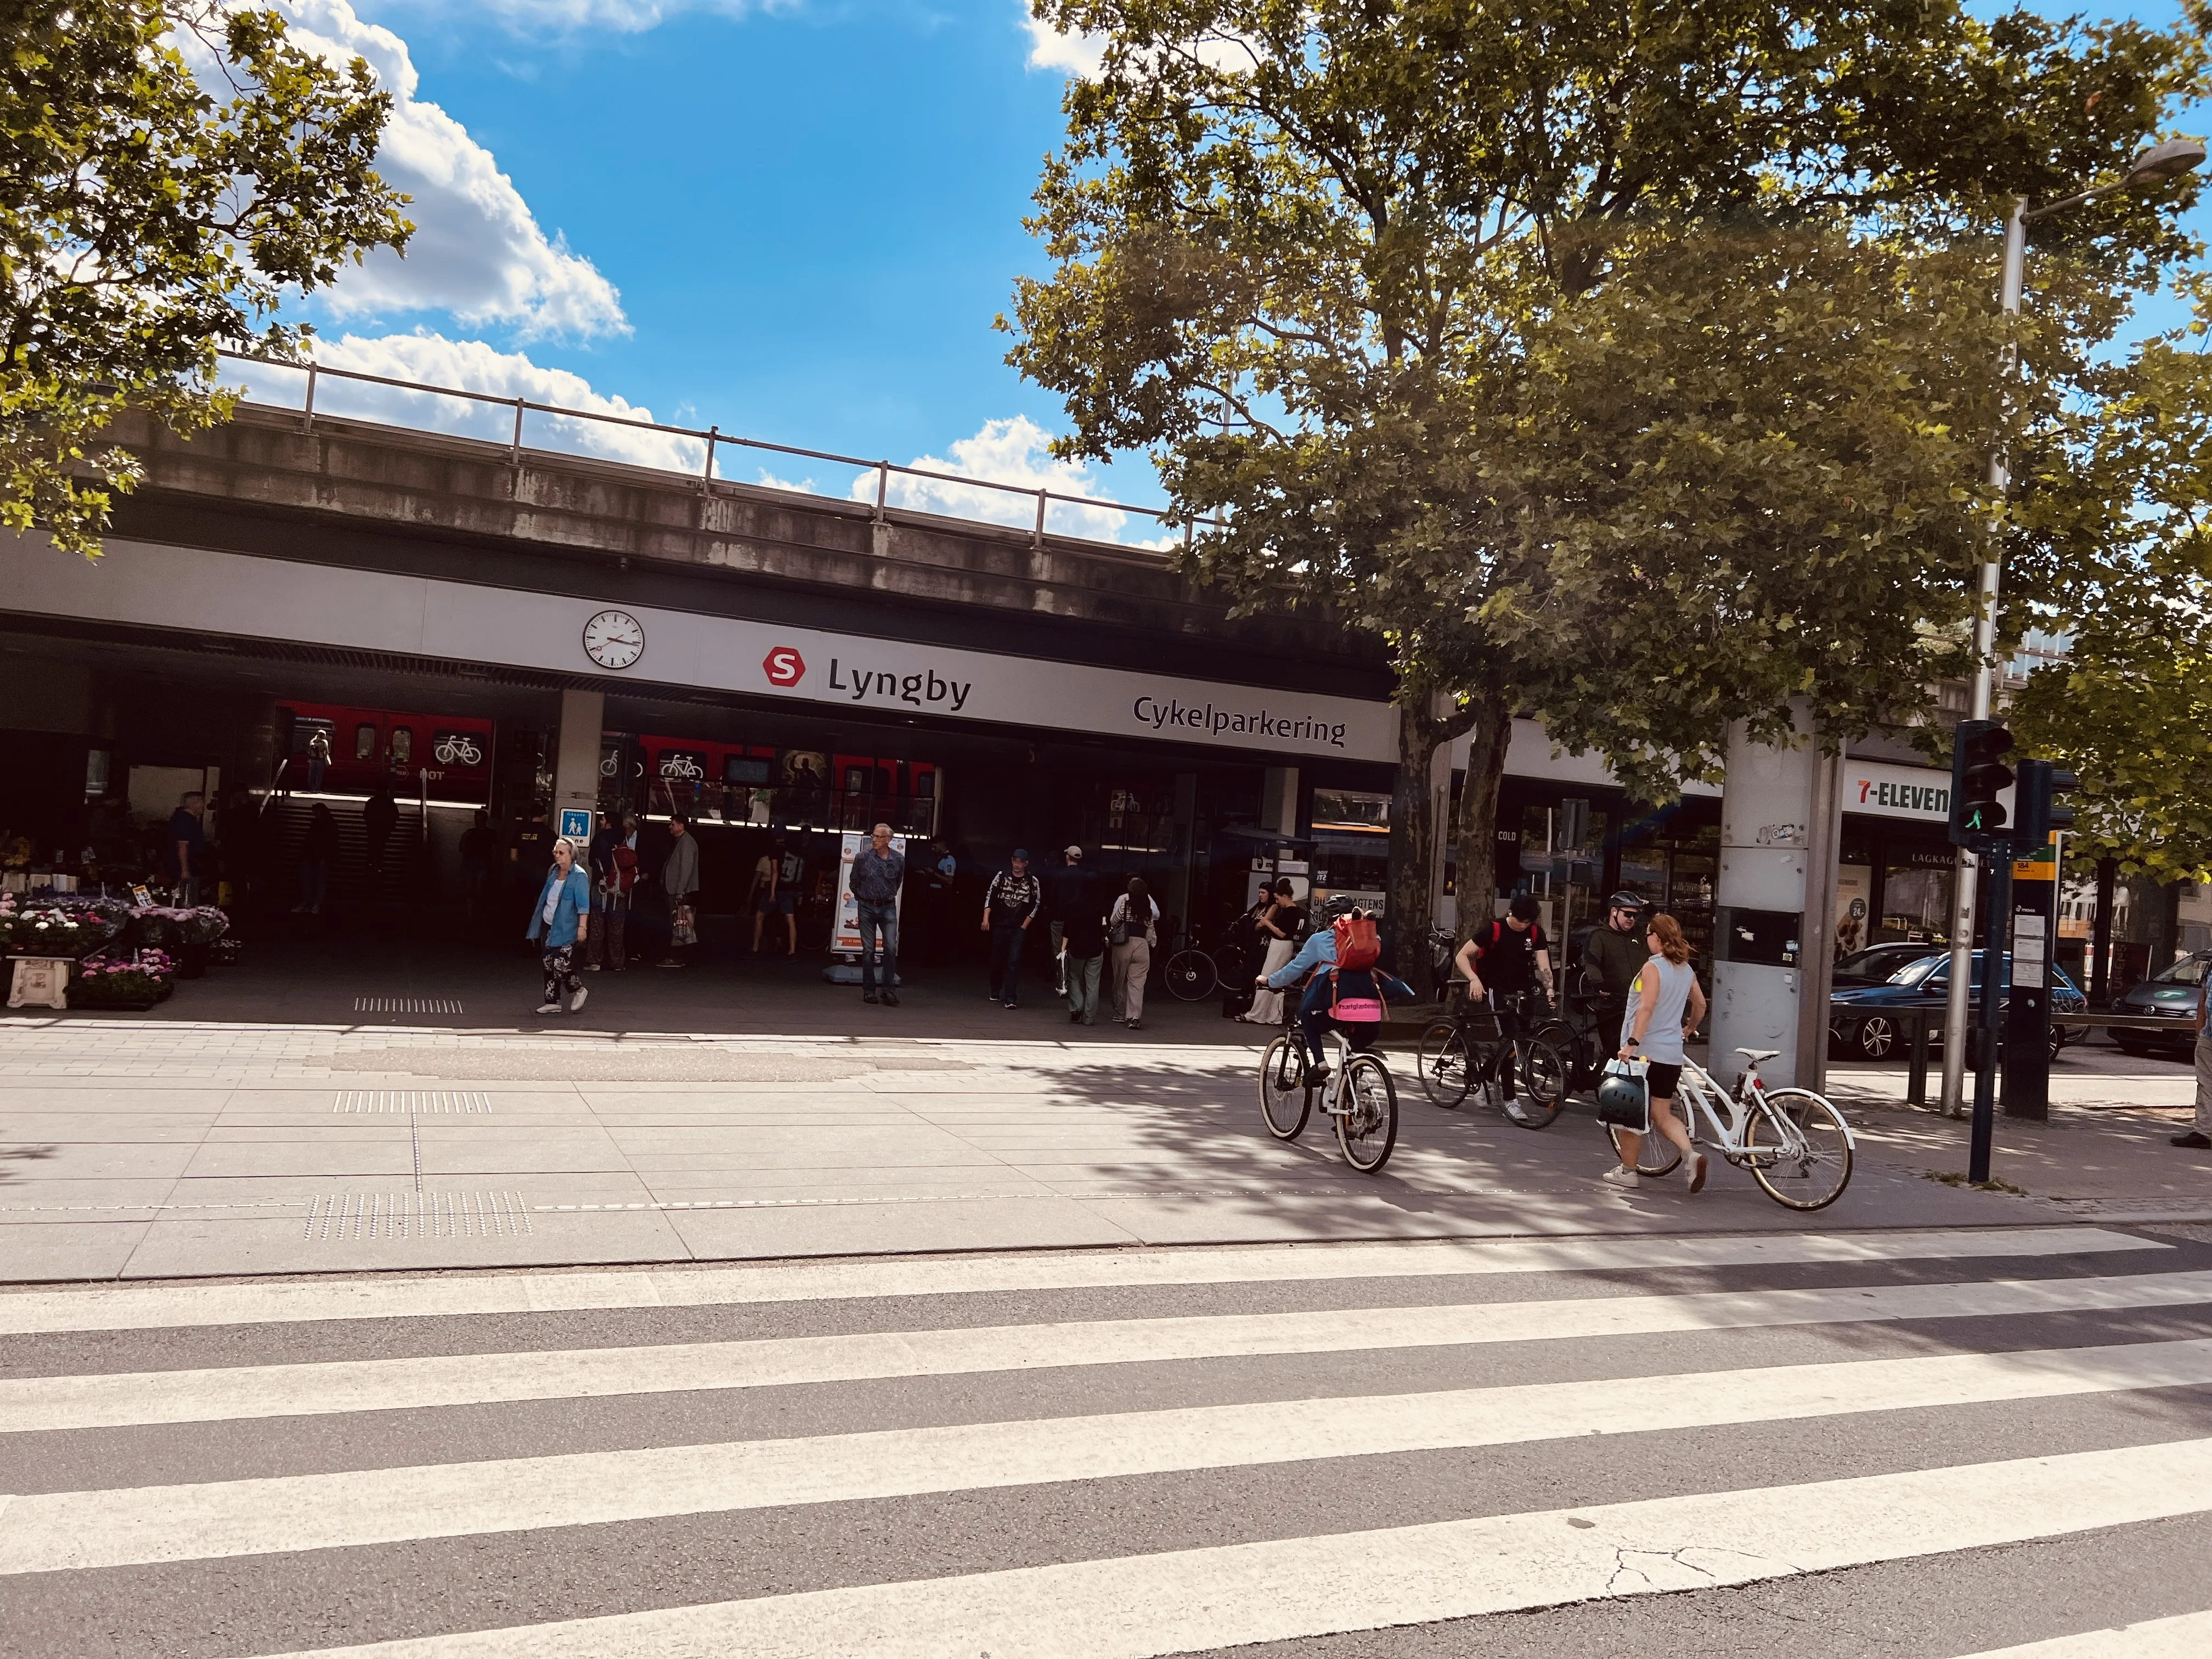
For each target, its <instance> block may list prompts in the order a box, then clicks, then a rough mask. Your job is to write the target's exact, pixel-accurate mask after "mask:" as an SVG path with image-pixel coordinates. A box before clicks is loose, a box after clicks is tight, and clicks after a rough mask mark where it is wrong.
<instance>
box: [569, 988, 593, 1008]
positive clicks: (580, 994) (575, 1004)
mask: <svg viewBox="0 0 2212 1659" xmlns="http://www.w3.org/2000/svg"><path fill="white" fill-rule="evenodd" d="M591 994H592V992H591V987H589V986H586V985H579V986H578V987H576V994H575V995H574V996H572V997H570V998H569V999H568V1012H570V1013H572V1014H573V1013H574V1012H576V1010H577V1009H579V1008H580V1007H582V1006H584V999H585V998H586V997H587V996H589V995H591Z"/></svg>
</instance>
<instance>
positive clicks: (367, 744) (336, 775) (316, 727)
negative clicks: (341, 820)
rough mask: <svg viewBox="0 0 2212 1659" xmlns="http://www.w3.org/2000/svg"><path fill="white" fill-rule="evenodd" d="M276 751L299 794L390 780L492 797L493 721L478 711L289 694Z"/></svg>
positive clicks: (446, 796) (358, 788)
mask: <svg viewBox="0 0 2212 1659" xmlns="http://www.w3.org/2000/svg"><path fill="white" fill-rule="evenodd" d="M318 735H319V736H320V737H321V738H323V739H324V744H325V745H327V750H326V752H325V749H323V748H320V747H319V746H318V745H317V744H316V742H315V738H317V736H318ZM276 752H277V756H278V758H279V759H280V760H282V761H283V763H284V773H283V781H282V783H281V785H280V787H282V788H283V789H285V790H286V791H288V792H289V793H294V794H318V793H327V794H334V795H368V794H372V793H374V792H375V790H376V787H377V786H378V785H379V784H381V783H388V784H389V785H391V787H392V793H394V794H397V795H416V794H421V795H427V796H428V798H429V799H432V800H444V801H453V802H456V803H460V802H469V803H472V804H474V805H483V804H484V803H485V802H486V801H487V800H489V798H490V792H491V777H492V769H491V758H492V723H491V722H490V721H489V720H478V719H477V718H475V717H474V716H472V715H468V714H405V713H402V712H399V711H397V710H394V709H389V708H353V707H350V706H348V705H344V704H339V703H321V702H293V701H289V700H288V701H286V702H280V703H278V704H277V705H276Z"/></svg>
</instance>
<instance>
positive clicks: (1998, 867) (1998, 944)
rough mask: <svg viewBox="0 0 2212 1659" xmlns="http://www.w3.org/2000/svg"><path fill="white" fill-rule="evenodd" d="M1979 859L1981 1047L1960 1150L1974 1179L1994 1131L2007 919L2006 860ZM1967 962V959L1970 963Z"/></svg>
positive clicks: (1982, 1172) (1982, 1177) (1983, 1169)
mask: <svg viewBox="0 0 2212 1659" xmlns="http://www.w3.org/2000/svg"><path fill="white" fill-rule="evenodd" d="M1984 865H1985V866H1987V868H1988V870H1989V892H1988V895H1987V899H1988V902H1987V904H1986V905H1985V906H1984V909H1983V912H1982V914H1983V915H1984V917H1985V918H1986V920H1987V923H1988V925H1987V927H1986V928H1985V929H1984V938H1983V940H1982V1019H1981V1027H1982V1045H1981V1052H1980V1053H1979V1054H1977V1055H1976V1056H1975V1061H1974V1130H1973V1137H1972V1146H1971V1147H1970V1149H1969V1150H1968V1152H1967V1154H1966V1179H1967V1180H1969V1181H1971V1182H1984V1181H1987V1180H1988V1179H1989V1178H1990V1143H1991V1141H1992V1139H1994V1137H1995V1134H1996V1115H1997V1055H1998V1053H1999V1051H2000V1050H2001V1049H2002V1047H2003V1038H2004V1016H2003V1014H2002V1012H2000V1011H2001V1010H2002V1007H2003V1006H2004V980H2005V946H2006V944H2007V943H2008V939H2007V926H2006V925H2007V923H2008V922H2009V921H2011V919H2012V860H2010V859H2009V858H2004V857H2000V856H1996V855H1994V854H1993V855H1991V856H1990V857H1989V858H1987V859H1985V860H1984ZM1957 960H1958V958H1957V956H1956V954H1955V953H1954V956H1953V957H1952V961H1953V963H1954V968H1953V978H1952V981H1951V992H1952V997H1953V1000H1954V1001H1956V1000H1957V998H1958V992H1959V981H1960V976H1959V975H1958V973H1957V969H1956V963H1957ZM1971 963H1972V958H1971V957H1970V958H1969V965H1970V966H1971ZM1969 988H1970V989H1971V981H1970V984H1969ZM1963 1046H1964V1045H1963V1044H1962V1045H1961V1047H1963Z"/></svg>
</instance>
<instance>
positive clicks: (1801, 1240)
mask: <svg viewBox="0 0 2212 1659" xmlns="http://www.w3.org/2000/svg"><path fill="white" fill-rule="evenodd" d="M487 1109H489V1108H488V1107H487ZM2166 1249H2172V1245H2170V1244H2167V1243H2163V1242H2161V1241H2156V1240H2151V1239H2144V1238H2137V1237H2133V1236H2132V1235H2130V1234H2127V1233H2120V1232H2112V1231H2108V1230H2106V1229H2101V1228H2094V1227H2005V1228H1990V1229H1986V1230H1984V1229H1960V1230H1957V1231H1909V1232H1893V1233H1862V1234H1819V1233H1814V1234H1807V1235H1802V1236H1799V1235H1792V1234H1779V1235H1775V1236H1771V1237H1759V1236H1749V1237H1720V1238H1591V1239H1474V1240H1465V1241H1454V1242H1449V1243H1390V1244H1364V1243H1362V1244H1299V1245H1278V1244H1270V1245H1260V1246H1234V1247H1231V1248H1227V1249H1203V1250H1177V1249H1160V1250H1125V1251H1117V1252H1112V1253H1104V1254H1102V1253H1096V1252H1092V1253H1071V1254H1068V1255H1058V1254H1054V1255H1013V1256H955V1257H945V1258H939V1259H935V1260H927V1259H925V1260H918V1261H837V1262H818V1263H814V1262H810V1263H799V1264H793V1265H791V1266H787V1267H709V1268H684V1269H682V1270H678V1271H670V1272H643V1273H641V1272H635V1271H609V1272H591V1273H558V1274H551V1275H548V1274H546V1273H543V1272H538V1273H484V1274H453V1275H450V1276H441V1277H439V1278H436V1279H404V1278H401V1279H386V1278H382V1277H378V1278H374V1279H322V1278H319V1279H314V1280H312V1281H309V1282H306V1283H295V1284H276V1285H97V1286H92V1287H88V1288H86V1289H82V1290H66V1291H12V1292H5V1293H0V1335H9V1336H31V1335H40V1334H49V1333H53V1332H59V1331H101V1330H152V1329H162V1328H186V1327H193V1326H209V1325H244V1324H258V1323H289V1322H302V1321H310V1320H341V1319H419V1318H436V1317H453V1316H482V1315H487V1314H524V1313H556V1312H582V1311H590V1310H606V1309H617V1308H678V1307H702V1306H710V1305H719V1304H735V1303H774V1302H802V1301H805V1302H813V1301H825V1300H850V1299H860V1298H866V1297H908V1296H957V1295H981V1294H987V1293H990V1292H994V1291H1049V1290H1081V1289H1090V1288H1096V1287H1098V1286H1101V1285H1112V1286H1116V1287H1127V1288H1148V1287H1155V1286H1159V1285H1223V1284H1294V1283H1311V1282H1320V1281H1327V1280H1333V1279H1422V1278H1437V1277H1449V1276H1457V1275H1462V1274H1483V1273H1515V1274H1519V1273H1577V1272H1587V1271H1593V1270H1595V1271H1607V1270H1623V1269H1630V1270H1644V1271H1649V1270H1653V1269H1658V1268H1666V1267H1778V1266H1790V1265H1796V1264H1802V1263H1808V1262H1854V1261H1913V1260H1928V1259H1942V1260H1948V1261H1972V1260H1976V1259H1984V1260H1985V1259H1988V1258H1990V1257H2008V1256H2010V1257H2020V1258H2023V1259H2028V1258H2048V1257H2059V1256H2071V1255H2095V1254H2100V1253H2109V1252H2115V1251H2132V1250H2166Z"/></svg>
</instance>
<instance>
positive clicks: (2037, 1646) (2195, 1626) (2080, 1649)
mask: <svg viewBox="0 0 2212 1659" xmlns="http://www.w3.org/2000/svg"><path fill="white" fill-rule="evenodd" d="M2208 1653H2212V1613H2179V1614H2177V1615H2176V1616H2175V1617H2173V1618H2172V1619H2147V1620H2144V1621H2143V1622H2142V1624H2140V1625H2122V1626H2118V1628H2116V1629H2112V1630H2090V1631H2083V1632H2081V1634H2080V1635H2078V1636H2054V1637H2052V1638H2050V1640H2048V1641H2045V1642H2028V1643H2025V1644H2022V1645H2021V1646H2019V1647H2016V1648H1992V1649H1991V1650H1990V1651H1988V1652H1987V1653H1974V1654H1968V1655H1966V1656H1965V1659H2204V1656H2205V1655H2206V1654H2208Z"/></svg>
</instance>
